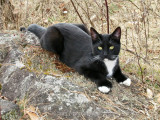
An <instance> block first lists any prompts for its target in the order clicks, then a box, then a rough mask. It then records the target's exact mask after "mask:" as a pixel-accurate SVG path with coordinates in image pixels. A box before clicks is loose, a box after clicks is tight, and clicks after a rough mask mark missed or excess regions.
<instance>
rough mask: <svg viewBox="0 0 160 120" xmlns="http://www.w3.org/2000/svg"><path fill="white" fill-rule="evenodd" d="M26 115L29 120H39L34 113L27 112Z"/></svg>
mask: <svg viewBox="0 0 160 120" xmlns="http://www.w3.org/2000/svg"><path fill="white" fill-rule="evenodd" d="M27 114H28V115H29V117H30V118H31V120H39V117H38V116H37V114H36V113H34V112H29V111H27Z"/></svg>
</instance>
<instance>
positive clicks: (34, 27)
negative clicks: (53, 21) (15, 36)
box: [20, 24, 46, 39]
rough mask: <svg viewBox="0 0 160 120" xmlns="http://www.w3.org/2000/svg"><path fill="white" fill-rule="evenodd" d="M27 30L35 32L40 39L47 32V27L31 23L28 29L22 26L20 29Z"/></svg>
mask: <svg viewBox="0 0 160 120" xmlns="http://www.w3.org/2000/svg"><path fill="white" fill-rule="evenodd" d="M26 30H27V31H30V32H32V33H34V34H35V35H36V36H37V37H38V38H39V39H40V38H41V37H42V35H43V34H44V33H45V32H46V28H44V27H42V26H40V25H37V24H31V25H29V27H28V28H27V29H26V28H25V27H21V28H20V31H26Z"/></svg>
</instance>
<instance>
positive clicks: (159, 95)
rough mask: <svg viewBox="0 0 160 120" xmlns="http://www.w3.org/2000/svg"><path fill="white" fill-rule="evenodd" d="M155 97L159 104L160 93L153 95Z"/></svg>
mask: <svg viewBox="0 0 160 120" xmlns="http://www.w3.org/2000/svg"><path fill="white" fill-rule="evenodd" d="M155 98H156V101H157V102H158V103H159V104H160V93H158V94H157V95H156V96H155Z"/></svg>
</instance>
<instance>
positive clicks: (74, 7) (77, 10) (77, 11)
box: [70, 0, 85, 24]
mask: <svg viewBox="0 0 160 120" xmlns="http://www.w3.org/2000/svg"><path fill="white" fill-rule="evenodd" d="M70 1H71V3H72V5H73V7H74V10H75V11H76V13H77V15H78V16H79V18H80V20H81V22H82V23H83V24H85V23H84V21H83V19H82V17H81V16H80V14H79V12H78V10H77V8H76V7H75V5H74V2H73V1H72V0H70Z"/></svg>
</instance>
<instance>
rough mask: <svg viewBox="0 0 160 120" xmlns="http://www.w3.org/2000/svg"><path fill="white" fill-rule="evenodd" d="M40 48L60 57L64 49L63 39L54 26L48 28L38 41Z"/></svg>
mask: <svg viewBox="0 0 160 120" xmlns="http://www.w3.org/2000/svg"><path fill="white" fill-rule="evenodd" d="M40 43H41V46H42V48H44V49H46V50H48V51H51V52H54V53H56V54H58V55H61V53H62V51H63V48H64V38H63V35H62V34H61V32H60V31H59V30H58V29H57V28H55V27H54V26H51V27H48V28H47V30H46V32H45V33H44V35H43V36H42V37H41V39H40Z"/></svg>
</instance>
